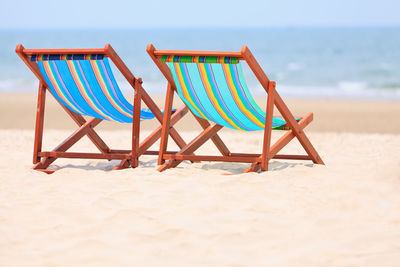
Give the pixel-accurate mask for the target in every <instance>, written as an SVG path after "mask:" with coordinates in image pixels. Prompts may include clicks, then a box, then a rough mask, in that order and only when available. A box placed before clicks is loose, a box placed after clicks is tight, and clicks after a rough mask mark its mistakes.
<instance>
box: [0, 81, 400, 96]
mask: <svg viewBox="0 0 400 267" xmlns="http://www.w3.org/2000/svg"><path fill="white" fill-rule="evenodd" d="M118 84H119V86H120V88H121V90H122V92H124V93H125V94H127V95H129V94H132V93H133V89H132V87H131V86H130V85H129V83H128V82H127V81H124V80H120V81H118ZM37 87H38V81H37V80H34V79H31V80H30V79H29V80H27V79H15V80H13V79H8V80H0V93H1V92H18V93H21V92H36V90H37ZM143 87H144V88H145V89H146V91H148V92H149V93H152V94H157V95H163V94H165V92H166V88H167V83H166V82H165V81H164V80H153V81H144V83H143ZM249 87H250V91H251V92H252V93H253V94H254V95H255V96H264V95H265V90H264V88H263V87H262V86H261V85H260V84H249ZM277 90H278V92H279V93H280V94H281V95H282V96H287V97H298V98H301V97H324V98H325V97H329V98H360V99H363V98H369V99H370V98H378V99H389V98H391V99H393V98H394V99H400V84H390V86H385V87H383V85H381V86H377V87H370V86H369V85H368V84H367V83H366V82H361V81H359V82H354V81H340V82H338V83H337V85H333V86H315V85H310V86H307V85H301V86H299V85H290V84H283V83H279V82H278V84H277Z"/></svg>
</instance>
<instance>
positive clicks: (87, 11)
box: [0, 0, 400, 29]
mask: <svg viewBox="0 0 400 267" xmlns="http://www.w3.org/2000/svg"><path fill="white" fill-rule="evenodd" d="M0 7H1V8H0V28H2V29H14V28H17V29H43V28H53V29H60V28H71V29H82V28H99V29H103V28H162V27H165V28H175V27H186V28H191V27H219V28H220V27H221V28H224V27H271V26H273V27H275V26H278V27H293V26H294V27H301V26H313V27H323V26H333V27H334V26H349V27H358V26H400V15H399V11H400V1H399V0H266V1H255V0H242V1H236V0H231V1H218V0H197V1H192V0H187V1H182V0H165V1H159V0H144V1H121V0H108V1H105V0H96V1H92V0H90V1H85V0H64V1H62V2H61V1H57V0H36V1H33V0H18V1H5V0H0Z"/></svg>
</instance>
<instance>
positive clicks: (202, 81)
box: [161, 55, 265, 131]
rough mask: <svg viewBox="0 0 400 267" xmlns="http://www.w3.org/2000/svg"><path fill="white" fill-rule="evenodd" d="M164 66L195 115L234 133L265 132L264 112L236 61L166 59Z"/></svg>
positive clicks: (184, 57) (227, 58)
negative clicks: (231, 129)
mask: <svg viewBox="0 0 400 267" xmlns="http://www.w3.org/2000/svg"><path fill="white" fill-rule="evenodd" d="M161 62H165V63H166V64H167V65H168V67H169V69H170V71H171V74H172V77H173V79H174V82H175V85H176V87H177V91H178V95H179V96H180V98H181V99H182V100H183V101H184V102H185V103H186V105H187V106H188V107H189V108H190V109H191V111H192V112H193V113H194V114H195V115H197V116H199V117H201V118H204V119H207V120H210V121H213V122H215V123H217V124H220V125H223V126H226V127H229V128H233V129H239V130H244V131H255V130H262V129H264V124H265V112H264V111H263V110H262V109H261V108H260V107H259V106H258V104H257V103H256V102H255V100H254V98H253V97H252V95H251V94H250V91H249V89H248V86H247V84H246V81H245V78H244V74H243V70H242V66H241V64H240V62H239V59H238V58H237V57H226V56H174V55H170V56H167V55H164V56H162V57H161Z"/></svg>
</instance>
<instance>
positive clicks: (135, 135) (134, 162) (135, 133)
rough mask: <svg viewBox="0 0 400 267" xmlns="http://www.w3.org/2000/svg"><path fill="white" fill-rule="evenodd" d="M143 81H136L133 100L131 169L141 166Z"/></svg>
mask: <svg viewBox="0 0 400 267" xmlns="http://www.w3.org/2000/svg"><path fill="white" fill-rule="evenodd" d="M142 90H143V88H142V79H140V78H138V79H136V80H135V97H134V100H133V119H132V153H131V167H132V168H136V167H137V166H138V165H139V140H140V136H139V134H140V112H141V102H142V99H141V92H142Z"/></svg>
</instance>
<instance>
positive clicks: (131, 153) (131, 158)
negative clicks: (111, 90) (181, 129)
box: [16, 44, 188, 173]
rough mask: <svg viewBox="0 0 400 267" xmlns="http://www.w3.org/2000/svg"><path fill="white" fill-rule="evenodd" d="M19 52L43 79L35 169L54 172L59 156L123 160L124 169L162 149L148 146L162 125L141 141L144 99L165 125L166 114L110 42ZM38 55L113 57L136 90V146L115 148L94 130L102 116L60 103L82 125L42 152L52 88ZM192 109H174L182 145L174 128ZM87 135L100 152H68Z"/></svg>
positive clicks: (20, 49) (20, 48) (173, 134)
mask: <svg viewBox="0 0 400 267" xmlns="http://www.w3.org/2000/svg"><path fill="white" fill-rule="evenodd" d="M16 53H17V54H18V55H19V57H20V58H21V59H22V60H23V61H24V63H25V64H26V65H27V66H28V67H29V69H30V70H31V71H32V72H33V73H34V74H35V76H36V77H37V78H38V79H39V91H38V102H37V110H36V125H35V140H34V148H33V164H34V166H33V169H35V170H38V171H43V172H46V173H53V172H54V170H48V169H47V167H48V166H49V165H50V164H51V163H53V162H54V161H55V160H56V159H57V158H88V159H107V160H113V159H116V160H121V163H120V164H119V165H118V166H116V167H115V168H114V169H123V168H127V167H137V166H138V163H139V156H141V155H143V154H146V155H157V154H159V153H158V151H148V149H149V148H150V147H151V146H152V145H153V144H154V143H155V142H156V141H157V140H158V139H159V138H160V136H161V131H162V126H159V127H158V128H157V129H155V130H154V131H153V132H152V133H151V134H150V135H149V136H148V137H147V138H146V139H145V140H143V141H142V142H141V143H140V144H139V133H140V111H141V102H142V101H143V102H144V103H145V104H146V106H147V107H148V108H149V109H150V110H151V112H152V113H153V114H154V116H155V118H156V119H157V120H158V121H159V122H160V123H161V124H162V119H163V114H162V112H161V110H160V109H159V108H158V106H157V105H156V104H155V102H154V101H153V100H152V99H151V97H150V96H149V95H148V94H147V92H146V91H145V90H144V89H143V87H142V79H141V78H136V77H135V76H134V75H133V74H132V72H131V71H130V70H129V69H128V67H127V66H126V65H125V63H124V62H123V61H122V60H121V58H120V57H119V56H118V54H117V53H116V52H115V50H114V49H113V48H112V47H111V45H110V44H106V45H105V47H104V48H99V49H97V48H96V49H25V48H24V47H23V46H22V45H21V44H18V45H17V47H16ZM33 54H36V55H41V54H102V55H104V56H105V57H108V58H110V59H111V61H112V62H113V63H114V65H115V66H116V67H117V69H118V70H119V71H120V72H121V73H122V75H123V76H124V77H125V79H126V80H127V81H128V83H129V84H130V85H131V86H132V88H133V89H134V100H133V110H132V112H133V123H132V148H131V149H130V150H115V149H110V148H109V147H108V146H107V145H106V144H105V142H104V141H103V140H102V139H101V138H100V136H99V135H98V134H97V133H96V132H95V131H94V127H96V126H97V125H98V124H99V123H100V122H101V121H102V119H98V118H91V119H89V120H88V121H86V120H85V118H84V117H83V116H81V115H80V114H77V113H75V112H73V111H71V110H70V109H68V108H67V107H66V106H64V105H63V104H62V103H61V102H59V101H58V100H57V99H56V98H55V99H56V100H57V102H58V103H59V104H60V105H61V106H62V107H63V109H64V110H65V111H66V112H67V114H68V115H69V116H70V117H71V118H72V119H73V120H74V121H75V123H76V124H77V125H78V126H79V129H77V130H76V131H75V132H74V133H73V134H72V135H71V136H69V137H68V138H67V139H66V140H64V141H63V142H62V143H61V144H59V145H58V146H57V147H56V148H54V149H53V150H52V151H42V139H43V125H44V112H45V101H46V91H47V90H48V91H49V92H50V93H51V91H50V89H49V87H48V85H47V84H46V81H45V79H44V77H43V76H42V73H41V72H40V70H39V67H38V65H37V63H36V62H32V61H30V58H29V57H30V56H31V55H33ZM187 111H188V108H187V107H182V108H180V109H178V110H176V111H175V112H174V114H173V115H172V116H169V118H170V125H171V129H170V130H169V134H170V135H171V137H172V138H173V140H174V141H175V142H176V144H177V145H178V146H179V147H180V148H184V147H185V146H186V143H185V141H184V140H183V139H182V137H181V136H180V135H179V133H178V132H177V131H176V130H175V129H174V128H173V125H174V124H175V123H176V122H177V121H179V120H180V119H181V118H182V117H183V116H184V115H185V114H186V113H187ZM83 136H88V137H89V139H90V140H91V141H92V142H93V144H94V145H95V146H96V147H97V149H98V150H99V151H100V153H78V152H66V151H67V150H68V149H69V148H70V147H71V146H72V145H74V144H75V143H76V142H77V141H79V140H80V139H81V138H82V137H83Z"/></svg>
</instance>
